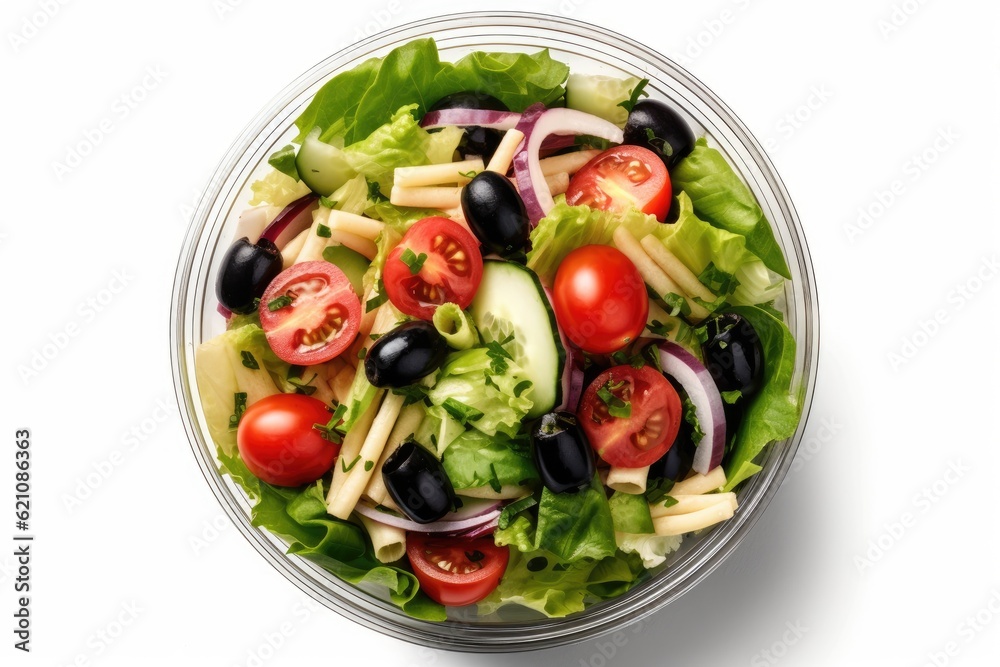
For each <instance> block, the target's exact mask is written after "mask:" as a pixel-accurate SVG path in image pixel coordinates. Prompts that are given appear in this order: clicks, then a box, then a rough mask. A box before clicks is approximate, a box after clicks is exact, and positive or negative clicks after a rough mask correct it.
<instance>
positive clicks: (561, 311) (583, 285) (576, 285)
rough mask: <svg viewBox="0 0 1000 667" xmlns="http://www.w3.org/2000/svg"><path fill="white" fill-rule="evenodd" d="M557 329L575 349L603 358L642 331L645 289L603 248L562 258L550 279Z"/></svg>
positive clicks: (620, 257) (614, 252) (627, 263)
mask: <svg viewBox="0 0 1000 667" xmlns="http://www.w3.org/2000/svg"><path fill="white" fill-rule="evenodd" d="M553 305H554V306H555V310H556V320H557V321H558V322H559V326H560V327H562V330H563V331H564V332H565V333H566V336H568V337H569V339H570V340H571V341H573V342H574V343H575V344H576V345H577V346H578V347H580V348H581V349H583V350H585V351H586V352H591V353H593V354H607V353H609V352H614V351H615V350H619V349H621V348H623V347H624V346H626V345H628V344H629V343H631V342H632V341H633V340H635V339H636V337H637V336H638V335H639V334H640V333H642V329H643V327H645V326H646V316H647V315H648V314H649V297H648V296H647V295H646V285H645V283H644V282H643V280H642V276H641V275H640V274H639V270H638V269H637V268H635V265H634V264H633V263H632V261H631V260H630V259H629V258H628V257H626V256H625V255H624V254H623V253H622V252H621V251H620V250H618V249H616V248H612V247H611V246H605V245H586V246H581V247H579V248H577V249H576V250H574V251H573V252H571V253H570V254H568V255H566V258H565V259H564V260H563V261H562V263H561V264H560V265H559V268H558V270H557V271H556V277H555V280H554V281H553Z"/></svg>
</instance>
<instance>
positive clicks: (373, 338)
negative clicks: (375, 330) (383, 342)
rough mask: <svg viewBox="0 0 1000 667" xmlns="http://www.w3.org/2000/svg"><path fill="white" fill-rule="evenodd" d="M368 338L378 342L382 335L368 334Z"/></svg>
mask: <svg viewBox="0 0 1000 667" xmlns="http://www.w3.org/2000/svg"><path fill="white" fill-rule="evenodd" d="M368 337H369V338H371V339H372V340H378V339H379V338H381V337H382V334H368Z"/></svg>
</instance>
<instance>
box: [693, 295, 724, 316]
mask: <svg viewBox="0 0 1000 667" xmlns="http://www.w3.org/2000/svg"><path fill="white" fill-rule="evenodd" d="M726 298H727V297H726V295H725V294H721V295H719V296H717V297H716V298H715V299H713V300H711V301H705V300H704V299H702V298H701V297H700V296H695V297H691V300H692V301H694V302H695V303H696V304H698V305H699V306H701V307H702V308H704V309H705V310H707V311H708V312H710V313H714V312H715V311H717V310H718V309H719V308H722V307H723V306H724V305H726Z"/></svg>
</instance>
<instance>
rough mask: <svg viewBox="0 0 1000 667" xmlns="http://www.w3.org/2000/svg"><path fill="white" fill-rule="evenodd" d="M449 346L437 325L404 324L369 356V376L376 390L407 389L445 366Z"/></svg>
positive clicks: (367, 358)
mask: <svg viewBox="0 0 1000 667" xmlns="http://www.w3.org/2000/svg"><path fill="white" fill-rule="evenodd" d="M447 356H448V343H447V341H445V339H444V336H442V335H441V334H440V333H438V330H437V329H435V328H434V325H433V324H431V323H430V322H425V321H423V320H414V321H413V322H404V323H403V324H400V325H399V326H398V327H396V328H395V329H393V330H392V331H390V332H388V333H386V334H383V335H382V336H380V337H379V339H378V340H377V341H375V343H374V344H373V345H372V346H371V349H369V350H368V354H367V356H365V375H366V376H367V377H368V381H369V382H371V383H372V384H373V385H375V386H376V387H406V386H408V385H411V384H413V383H414V382H416V381H418V380H419V379H420V378H422V377H424V376H425V375H427V374H428V373H431V372H433V371H435V370H437V369H438V368H440V367H441V364H443V363H444V359H445V357H447Z"/></svg>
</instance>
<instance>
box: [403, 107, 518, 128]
mask: <svg viewBox="0 0 1000 667" xmlns="http://www.w3.org/2000/svg"><path fill="white" fill-rule="evenodd" d="M520 119H521V114H519V113H514V112H513V111H493V110H490V109H441V110H440V111H428V112H427V113H426V114H424V117H423V118H422V119H421V120H420V127H422V128H424V129H425V130H434V129H436V128H439V127H446V126H448V125H457V126H459V127H470V126H473V125H478V126H479V127H488V128H492V129H494V130H509V129H511V128H512V127H514V126H515V125H517V122H518V121H519V120H520Z"/></svg>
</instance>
